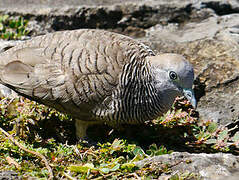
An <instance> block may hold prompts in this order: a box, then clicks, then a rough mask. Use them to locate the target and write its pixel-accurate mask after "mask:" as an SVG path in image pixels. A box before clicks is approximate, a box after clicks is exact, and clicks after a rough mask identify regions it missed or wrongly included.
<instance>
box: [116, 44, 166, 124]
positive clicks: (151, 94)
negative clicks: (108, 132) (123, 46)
mask: <svg viewBox="0 0 239 180" xmlns="http://www.w3.org/2000/svg"><path fill="white" fill-rule="evenodd" d="M139 45H140V46H141V47H140V51H138V52H136V50H135V49H132V51H131V52H129V54H128V57H130V62H129V63H127V64H125V66H124V67H123V70H122V74H121V76H120V81H119V89H118V90H119V91H118V97H119V98H118V102H116V103H117V104H118V106H119V109H118V111H116V112H115V115H116V116H115V117H116V118H117V119H118V120H119V121H121V123H127V124H135V123H139V122H144V121H146V120H151V119H153V118H155V117H157V116H158V115H159V113H160V111H161V110H162V107H160V105H159V103H157V102H158V101H159V99H157V95H156V90H155V88H154V85H153V80H152V76H151V71H150V65H149V63H148V62H147V61H146V60H145V57H147V56H154V53H153V51H151V50H150V49H149V48H148V47H147V46H145V45H143V44H139Z"/></svg>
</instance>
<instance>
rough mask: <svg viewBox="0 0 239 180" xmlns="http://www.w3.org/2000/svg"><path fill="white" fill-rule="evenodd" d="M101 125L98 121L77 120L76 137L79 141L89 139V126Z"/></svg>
mask: <svg viewBox="0 0 239 180" xmlns="http://www.w3.org/2000/svg"><path fill="white" fill-rule="evenodd" d="M95 124H99V122H98V123H97V122H96V121H82V120H79V119H76V120H75V127H76V137H77V139H81V140H83V139H87V134H86V131H87V129H88V127H89V126H92V125H95Z"/></svg>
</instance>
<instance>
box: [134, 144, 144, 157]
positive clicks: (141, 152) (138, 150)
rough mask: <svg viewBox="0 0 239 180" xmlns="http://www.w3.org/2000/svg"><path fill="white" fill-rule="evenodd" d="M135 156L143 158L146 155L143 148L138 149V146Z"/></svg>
mask: <svg viewBox="0 0 239 180" xmlns="http://www.w3.org/2000/svg"><path fill="white" fill-rule="evenodd" d="M133 154H134V155H141V156H144V155H145V153H144V150H143V149H142V148H141V147H138V146H137V147H136V148H135V149H134V150H133Z"/></svg>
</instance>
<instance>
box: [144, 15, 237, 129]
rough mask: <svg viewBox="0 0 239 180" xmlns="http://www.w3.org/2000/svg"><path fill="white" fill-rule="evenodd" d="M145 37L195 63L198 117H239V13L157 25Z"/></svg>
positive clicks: (223, 121)
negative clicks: (181, 24)
mask: <svg viewBox="0 0 239 180" xmlns="http://www.w3.org/2000/svg"><path fill="white" fill-rule="evenodd" d="M209 27H210V28H209ZM207 29H210V30H209V31H207ZM146 37H147V38H146V39H145V40H148V41H150V42H151V44H152V46H153V47H154V48H155V49H158V50H159V51H161V52H176V53H180V54H184V55H185V56H186V57H187V58H188V59H189V60H191V62H192V63H193V64H194V68H195V72H196V82H195V84H196V85H195V91H196V96H197V99H198V101H199V103H198V109H197V110H198V111H199V114H200V117H201V119H210V120H214V121H215V122H219V123H221V124H227V123H229V122H231V121H234V120H237V119H238V115H239V105H238V102H239V96H238V93H239V84H238V83H239V81H238V78H239V61H238V59H239V45H238V43H239V14H232V15H224V16H216V15H214V16H212V17H210V18H208V19H205V20H203V21H202V22H198V23H196V22H194V23H188V24H185V25H184V26H181V27H180V26H179V25H178V24H169V25H167V26H161V25H157V26H155V27H151V28H150V29H148V30H147V31H146Z"/></svg>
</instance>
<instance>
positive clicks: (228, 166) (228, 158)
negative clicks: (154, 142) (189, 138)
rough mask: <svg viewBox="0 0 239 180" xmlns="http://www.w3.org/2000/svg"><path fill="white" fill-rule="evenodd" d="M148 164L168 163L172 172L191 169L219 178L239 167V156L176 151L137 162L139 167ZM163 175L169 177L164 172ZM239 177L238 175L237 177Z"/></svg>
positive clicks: (200, 173) (202, 175) (229, 175)
mask: <svg viewBox="0 0 239 180" xmlns="http://www.w3.org/2000/svg"><path fill="white" fill-rule="evenodd" d="M147 164H150V166H159V167H160V166H162V165H165V164H167V165H168V167H170V168H171V169H172V172H171V173H170V174H177V173H183V172H186V171H189V172H191V173H195V174H198V175H199V177H201V178H202V179H213V180H217V179H218V180H219V179H221V177H222V176H224V177H225V178H229V177H231V176H233V174H234V173H235V169H238V168H239V157H237V156H233V155H231V154H223V153H217V154H205V153H201V154H189V153H187V152H174V153H172V154H170V155H169V154H166V155H160V156H155V157H152V158H147V159H144V160H142V161H138V162H136V163H135V165H136V166H138V167H143V166H145V165H147ZM161 177H162V178H163V177H167V175H166V174H162V175H161ZM237 178H238V177H237Z"/></svg>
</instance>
